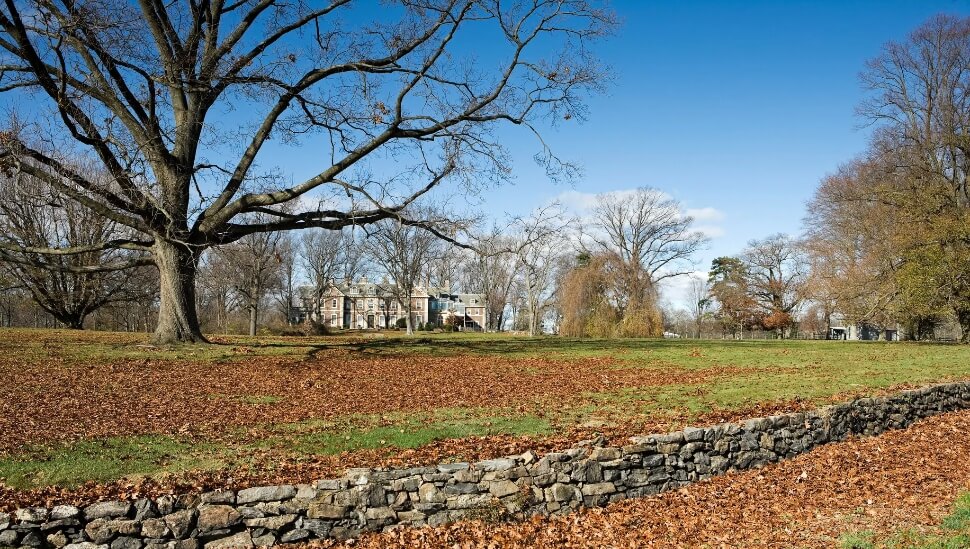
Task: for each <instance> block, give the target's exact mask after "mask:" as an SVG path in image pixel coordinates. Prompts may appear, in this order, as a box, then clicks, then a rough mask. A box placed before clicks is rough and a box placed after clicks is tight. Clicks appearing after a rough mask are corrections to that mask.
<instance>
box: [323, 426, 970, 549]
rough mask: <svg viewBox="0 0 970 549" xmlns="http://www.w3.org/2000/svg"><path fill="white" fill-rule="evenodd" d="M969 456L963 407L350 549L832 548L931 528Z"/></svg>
mask: <svg viewBox="0 0 970 549" xmlns="http://www.w3.org/2000/svg"><path fill="white" fill-rule="evenodd" d="M968 456H970V410H968V411H963V412H957V413H950V414H946V415H942V416H937V417H934V418H930V419H926V420H924V421H921V422H920V423H917V424H916V425H913V426H912V427H910V428H909V429H906V430H903V431H892V432H889V433H886V434H883V435H881V436H879V437H874V438H866V439H853V440H850V441H847V442H844V443H839V444H832V445H828V446H823V447H821V448H818V449H816V450H814V451H812V452H810V453H808V454H805V455H802V456H799V457H797V458H795V459H792V460H790V461H787V462H782V463H778V464H773V465H770V466H768V467H765V468H764V469H760V470H756V471H748V472H743V473H737V474H729V475H725V476H722V477H718V478H715V479H712V480H711V481H708V482H704V483H699V484H695V485H693V486H689V487H687V488H684V489H681V490H678V491H676V492H670V493H666V494H661V495H660V496H657V497H653V498H647V499H640V500H629V501H624V502H620V503H617V504H614V505H611V506H610V507H608V508H606V509H596V510H590V511H586V512H582V513H578V514H573V515H569V516H565V517H558V518H555V519H552V520H548V519H539V518H536V519H533V520H531V521H529V522H525V523H515V524H504V525H490V524H482V523H477V522H464V523H458V524H454V525H450V526H446V527H439V528H421V529H406V530H400V531H397V532H392V533H387V534H383V535H374V536H370V537H366V538H364V539H361V540H357V541H356V543H355V544H354V547H358V548H378V547H380V548H386V547H449V548H450V547H460V548H466V547H496V548H499V547H501V548H505V547H521V548H526V547H529V548H531V547H615V548H626V547H700V546H706V547H773V548H774V547H792V546H797V547H833V546H837V545H838V539H839V536H840V535H842V534H843V533H844V532H846V531H860V530H872V531H875V532H893V531H897V530H899V529H902V528H916V529H926V528H931V527H933V526H934V525H937V524H939V522H940V520H941V519H942V518H943V517H944V516H946V515H947V514H948V513H949V510H950V509H949V508H950V505H951V504H952V502H953V500H954V499H955V498H956V497H957V495H958V494H959V493H960V492H961V491H963V490H968V489H970V462H968ZM318 546H328V544H326V543H324V544H322V545H318Z"/></svg>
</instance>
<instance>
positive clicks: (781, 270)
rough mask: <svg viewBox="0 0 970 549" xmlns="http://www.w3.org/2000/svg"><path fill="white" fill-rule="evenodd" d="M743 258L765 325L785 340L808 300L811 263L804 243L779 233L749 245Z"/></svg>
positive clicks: (750, 285)
mask: <svg viewBox="0 0 970 549" xmlns="http://www.w3.org/2000/svg"><path fill="white" fill-rule="evenodd" d="M741 259H742V260H743V261H744V264H745V267H746V269H745V273H746V275H747V277H748V290H749V291H750V292H751V296H752V297H753V298H754V299H755V301H756V302H757V303H758V304H759V305H760V307H761V310H762V324H763V325H764V327H765V328H767V329H770V330H771V329H773V330H776V331H777V332H778V335H779V336H781V337H786V336H787V335H788V334H789V331H790V330H791V328H792V326H793V325H794V315H795V312H796V309H797V308H798V306H799V305H801V303H802V301H803V300H804V298H805V287H804V284H805V280H806V277H807V274H808V264H807V261H806V257H805V253H804V248H803V247H802V244H801V243H800V242H798V241H796V240H795V239H793V238H792V237H790V236H788V235H784V234H776V235H772V236H769V237H768V238H765V239H764V240H752V241H751V242H749V243H748V247H747V248H746V249H745V250H744V252H743V253H742V254H741Z"/></svg>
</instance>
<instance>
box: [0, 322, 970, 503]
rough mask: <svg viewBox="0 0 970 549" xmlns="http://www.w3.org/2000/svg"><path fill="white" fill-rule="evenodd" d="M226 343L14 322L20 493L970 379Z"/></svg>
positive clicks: (966, 375)
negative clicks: (164, 340)
mask: <svg viewBox="0 0 970 549" xmlns="http://www.w3.org/2000/svg"><path fill="white" fill-rule="evenodd" d="M215 339H216V343H217V344H216V345H207V346H192V347H183V348H171V349H166V348H155V347H152V346H149V345H146V344H145V341H146V340H147V338H146V337H145V336H144V335H138V334H116V333H85V332H74V331H45V330H0V349H2V351H3V352H2V353H0V432H3V433H4V437H2V440H0V479H2V480H0V482H2V483H3V485H4V486H5V488H4V489H5V490H6V494H7V496H8V499H9V498H10V497H13V498H15V499H16V498H20V499H18V500H17V501H21V502H23V501H26V499H24V498H29V497H35V496H32V495H30V494H31V493H30V491H31V490H34V491H35V492H36V491H37V490H43V489H45V487H47V488H46V489H47V490H48V492H36V493H49V491H50V490H51V489H53V488H51V487H56V489H58V490H62V489H68V490H89V489H91V485H90V483H89V481H93V482H96V483H115V484H119V483H118V481H119V480H120V479H125V480H124V481H121V484H120V485H123V486H129V485H130V484H131V482H144V481H145V479H148V480H150V481H151V482H155V483H158V486H161V487H164V486H167V485H170V484H171V483H179V482H185V483H189V484H198V483H200V482H203V479H209V478H212V479H215V480H214V482H215V481H226V480H227V479H229V480H231V481H232V482H247V479H251V480H252V481H253V482H257V481H267V480H272V479H277V478H287V479H289V477H291V476H296V477H299V478H306V477H314V476H319V475H325V474H332V473H334V472H336V473H337V474H339V469H341V468H342V467H346V466H355V465H375V464H383V463H399V462H411V461H415V462H420V461H430V460H442V459H456V460H464V459H477V458H481V457H487V456H494V455H504V454H507V453H511V452H514V451H519V450H522V449H524V448H528V447H540V448H541V447H543V445H545V446H546V447H556V446H557V445H566V444H571V443H572V442H575V441H576V440H579V439H582V438H588V437H589V436H591V435H592V434H593V433H604V434H606V435H607V436H609V437H612V438H617V439H619V438H623V437H626V436H629V435H632V434H638V433H645V432H656V431H664V430H668V429H670V428H674V427H678V426H682V425H684V424H687V423H716V422H718V421H723V420H725V419H734V418H737V417H743V416H752V415H762V414H764V413H773V412H775V411H781V410H788V409H800V408H807V407H813V406H816V405H818V404H820V403H825V402H829V401H833V400H841V399H845V398H849V397H851V396H854V395H860V394H868V393H871V392H874V391H880V390H885V389H887V388H897V387H899V386H908V385H921V384H926V383H930V382H938V381H946V380H953V379H970V348H968V347H964V346H958V345H931V344H909V343H878V342H874V343H862V342H842V341H839V342H835V341H832V342H826V341H740V342H735V341H689V340H623V341H603V340H570V339H562V338H536V339H529V338H525V337H513V336H507V335H487V334H434V335H428V336H423V335H422V336H417V337H414V338H406V337H401V336H398V335H397V334H371V335H369V336H347V335H338V336H331V337H322V338H243V337H221V338H215ZM299 478H298V479H294V480H299ZM307 480H309V479H307ZM85 483H89V484H88V485H87V486H86V487H85V486H84V485H85ZM166 483H168V484H166ZM61 493H63V490H62V491H61ZM11 494H12V495H11ZM35 495H36V494H35ZM36 497H39V496H36Z"/></svg>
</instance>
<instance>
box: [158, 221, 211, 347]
mask: <svg viewBox="0 0 970 549" xmlns="http://www.w3.org/2000/svg"><path fill="white" fill-rule="evenodd" d="M152 255H153V256H154V258H155V264H156V265H157V266H158V278H159V284H160V290H161V291H160V301H159V304H158V325H157V327H156V328H155V333H154V334H153V335H152V338H151V341H152V343H153V344H155V345H169V344H174V343H198V342H205V341H206V339H205V337H204V336H203V335H202V329H201V328H200V327H199V317H198V314H197V313H196V310H195V275H196V271H197V268H198V263H197V258H196V257H195V255H194V254H193V253H192V251H191V250H190V249H188V248H187V247H186V246H185V245H183V244H178V243H175V242H170V241H165V240H161V239H159V240H157V241H156V242H155V244H154V245H153V246H152Z"/></svg>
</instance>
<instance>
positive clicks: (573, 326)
mask: <svg viewBox="0 0 970 549" xmlns="http://www.w3.org/2000/svg"><path fill="white" fill-rule="evenodd" d="M629 268H631V266H630V265H629V264H628V263H627V262H625V261H623V260H622V259H620V258H619V257H617V256H616V255H614V254H610V253H601V254H597V255H588V254H583V255H582V256H580V258H579V261H577V263H576V266H575V267H574V268H573V269H572V270H570V271H569V272H568V273H567V274H566V275H565V276H564V277H563V281H562V287H561V288H560V290H559V299H560V304H559V309H560V310H561V311H562V323H561V326H560V333H561V334H562V335H567V336H571V337H604V338H614V337H659V336H661V335H663V316H662V314H661V311H660V309H659V307H658V306H657V294H656V290H655V289H654V288H653V287H652V286H649V285H640V286H639V287H640V288H641V290H642V293H641V294H640V295H632V296H631V295H630V294H629V293H628V292H629V287H628V285H627V284H628V282H629V280H630V276H631V275H630V274H629V273H627V272H625V270H626V269H629ZM643 276H644V278H645V279H646V278H647V276H646V274H645V273H644V274H643Z"/></svg>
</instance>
